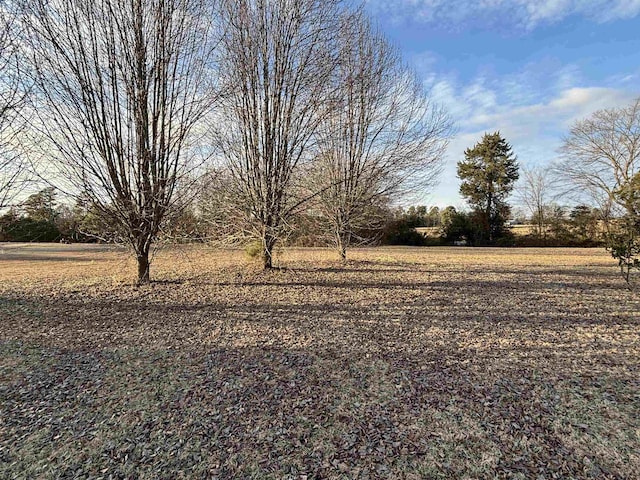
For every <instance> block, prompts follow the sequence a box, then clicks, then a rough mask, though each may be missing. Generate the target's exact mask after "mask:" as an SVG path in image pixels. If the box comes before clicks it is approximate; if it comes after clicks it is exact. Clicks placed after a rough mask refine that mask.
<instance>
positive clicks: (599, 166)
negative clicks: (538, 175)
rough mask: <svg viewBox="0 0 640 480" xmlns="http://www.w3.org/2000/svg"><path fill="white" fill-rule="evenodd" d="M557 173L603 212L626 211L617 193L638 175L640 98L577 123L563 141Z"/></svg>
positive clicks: (639, 165) (639, 160) (639, 157)
mask: <svg viewBox="0 0 640 480" xmlns="http://www.w3.org/2000/svg"><path fill="white" fill-rule="evenodd" d="M560 152H561V154H562V160H561V162H560V163H559V164H558V165H556V168H555V170H556V172H557V174H558V176H559V177H560V178H563V179H565V180H566V181H568V183H570V185H572V186H573V187H574V188H575V187H578V188H579V189H580V191H581V192H584V193H585V194H588V195H589V196H591V198H592V199H593V200H594V201H596V202H597V204H598V205H599V206H600V209H601V210H602V211H605V212H606V211H611V210H613V212H612V213H614V214H615V213H616V210H617V213H620V212H624V211H625V205H624V202H623V201H621V199H620V195H619V192H620V191H621V190H623V189H624V188H625V187H626V186H627V185H629V184H630V182H631V180H632V179H633V177H634V175H635V174H636V173H637V172H638V171H640V98H638V99H637V100H635V101H634V102H633V103H632V104H631V105H629V106H628V107H626V108H620V109H609V110H600V111H597V112H595V113H594V114H592V115H591V116H590V117H589V118H587V119H585V120H580V121H578V122H576V123H575V124H574V125H573V126H572V127H571V130H570V132H569V134H568V135H567V137H566V138H565V139H564V142H563V145H562V147H561V150H560Z"/></svg>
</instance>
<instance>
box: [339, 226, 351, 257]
mask: <svg viewBox="0 0 640 480" xmlns="http://www.w3.org/2000/svg"><path fill="white" fill-rule="evenodd" d="M336 240H337V245H338V253H339V254H340V259H341V260H342V261H343V262H346V261H347V247H348V246H349V244H350V243H351V234H350V233H349V232H348V231H346V232H345V231H342V232H338V233H337V235H336Z"/></svg>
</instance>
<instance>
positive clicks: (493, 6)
mask: <svg viewBox="0 0 640 480" xmlns="http://www.w3.org/2000/svg"><path fill="white" fill-rule="evenodd" d="M365 4H366V8H367V10H368V11H369V13H370V14H371V15H372V17H373V18H374V20H375V21H376V23H377V24H378V25H379V26H380V28H381V29H382V30H383V31H384V32H385V33H386V35H387V36H388V38H389V39H390V40H391V41H392V42H393V43H394V44H395V45H396V46H397V47H398V48H399V49H400V50H401V51H402V52H403V55H404V58H405V60H406V61H407V63H409V64H410V65H412V66H413V68H414V69H415V70H416V71H417V73H418V74H419V75H420V77H421V78H422V79H423V81H424V83H425V86H426V87H427V88H429V89H430V91H431V95H432V97H433V98H434V99H435V100H436V101H438V102H439V103H441V104H442V105H444V106H445V108H446V109H447V110H448V111H449V113H450V115H451V116H452V118H453V119H454V121H455V123H456V127H457V134H456V136H455V137H454V138H453V139H452V140H451V144H450V147H449V150H448V153H447V158H446V165H445V167H444V171H443V173H442V176H441V179H440V184H439V185H438V186H437V187H436V188H435V189H434V191H433V192H432V193H431V194H430V195H426V196H423V197H422V198H421V199H419V200H420V202H421V203H427V204H430V205H431V204H436V205H440V206H445V205H449V204H451V205H455V206H457V207H462V206H464V201H463V200H462V199H461V198H460V196H459V195H458V187H459V183H458V180H457V178H456V173H455V172H456V162H457V161H458V160H460V159H462V158H463V156H464V155H463V152H464V149H465V148H467V147H471V146H473V145H474V144H475V143H476V142H477V141H478V140H479V139H480V138H481V137H482V134H483V133H484V132H493V131H496V130H500V132H501V133H502V134H503V135H504V136H505V137H506V139H507V140H508V141H509V142H510V143H511V144H512V145H513V148H514V151H515V153H516V154H517V155H518V159H519V161H520V163H521V164H522V165H528V166H533V165H544V164H547V163H548V162H551V161H553V160H554V158H555V157H556V156H557V153H556V152H557V149H558V147H559V145H560V143H561V140H562V136H563V135H564V134H565V133H566V132H567V130H568V128H569V126H570V125H571V124H572V123H573V122H574V121H575V120H577V119H580V118H584V117H586V116H588V115H589V114H590V113H591V112H593V111H595V110H598V109H601V108H611V107H620V106H623V105H626V104H628V103H630V102H631V100H633V99H634V98H636V97H637V96H640V0H626V1H625V0H391V1H384V0H367V1H366V3H365Z"/></svg>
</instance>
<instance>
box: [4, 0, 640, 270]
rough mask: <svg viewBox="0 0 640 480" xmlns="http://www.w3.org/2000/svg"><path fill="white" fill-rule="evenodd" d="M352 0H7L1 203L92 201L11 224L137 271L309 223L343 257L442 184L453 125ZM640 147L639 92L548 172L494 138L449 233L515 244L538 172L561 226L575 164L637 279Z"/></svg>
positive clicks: (544, 206) (272, 240)
mask: <svg viewBox="0 0 640 480" xmlns="http://www.w3.org/2000/svg"><path fill="white" fill-rule="evenodd" d="M350 5H351V3H350V2H346V1H342V0H215V1H214V0H97V1H93V2H79V1H77V0H54V1H51V0H6V1H4V2H2V5H1V6H0V209H2V210H3V211H4V210H6V209H7V208H8V207H11V206H12V205H15V203H16V194H17V193H18V192H21V191H24V185H25V182H27V181H29V180H30V179H32V178H36V179H39V180H40V181H45V182H46V184H48V185H50V186H53V185H55V186H56V187H57V189H58V191H60V192H61V193H62V194H63V195H64V196H65V197H67V198H71V199H74V202H75V203H72V204H74V207H69V208H68V209H69V211H74V209H76V210H78V211H77V212H76V213H74V214H73V215H62V214H60V213H59V212H58V214H57V216H56V215H54V216H52V217H49V218H46V219H45V218H43V217H38V216H37V215H36V214H35V212H29V211H27V210H25V209H23V210H22V211H19V210H15V209H14V210H10V213H9V214H8V216H5V218H4V219H3V221H4V222H5V224H6V225H10V224H11V225H13V226H14V227H15V226H16V225H18V224H19V223H20V222H23V224H24V222H36V223H37V222H46V223H48V224H49V225H53V226H55V228H57V230H58V232H59V233H60V235H67V236H71V237H74V236H75V237H74V238H76V237H77V238H80V237H81V236H82V235H84V236H87V238H88V236H89V235H91V234H92V232H93V234H95V235H98V236H99V235H102V236H103V237H104V238H108V239H114V238H118V239H121V240H123V241H126V242H128V244H129V245H130V246H131V248H132V250H133V251H134V252H135V255H136V257H137V263H138V280H139V282H140V283H144V282H148V281H149V279H150V275H149V271H150V264H149V260H150V251H151V248H152V246H153V244H154V242H156V241H157V240H158V238H160V236H162V235H167V236H171V235H174V234H176V235H177V234H185V235H187V236H195V237H197V238H200V239H212V238H215V239H224V240H225V241H230V240H229V239H231V241H235V242H244V243H246V242H249V241H258V242H259V244H260V251H261V257H262V261H263V264H264V267H265V268H271V267H272V265H273V251H274V247H275V245H276V243H277V242H279V241H282V240H283V239H284V238H292V237H296V236H297V238H298V239H300V241H303V237H304V234H303V232H305V231H306V232H311V231H315V232H320V233H319V234H317V235H320V236H321V237H322V238H323V239H324V241H326V242H328V243H331V244H333V245H334V246H335V248H336V250H337V251H338V252H339V254H340V256H341V257H342V258H346V256H347V249H348V248H349V247H350V246H351V245H353V244H354V243H363V242H367V241H370V239H371V238H379V233H380V232H381V231H383V229H384V227H385V226H386V227H387V232H388V231H389V224H390V223H391V224H393V222H396V227H397V226H398V225H397V221H398V220H399V219H398V218H395V219H393V221H392V222H389V218H390V216H391V217H393V214H392V213H390V212H392V210H391V209H390V205H391V204H392V203H393V200H394V199H395V198H398V195H400V194H402V193H403V192H404V191H407V190H416V189H418V188H421V189H424V188H426V187H428V186H429V185H431V184H432V183H433V181H434V180H435V178H436V176H437V175H438V173H439V170H440V165H441V162H442V158H443V153H444V149H445V147H446V145H447V139H448V137H449V135H450V132H451V123H450V121H449V119H448V117H447V115H446V114H445V112H443V110H442V109H440V108H439V107H438V106H437V105H434V104H433V103H432V101H431V100H430V98H429V96H428V94H427V93H426V92H425V91H424V89H423V87H422V85H421V82H420V81H419V80H418V79H417V78H416V76H415V75H414V74H413V73H412V72H411V71H410V70H409V69H408V68H407V67H406V66H405V65H404V63H403V62H402V59H401V58H400V56H399V54H398V52H397V50H396V49H395V48H393V47H392V46H391V45H390V44H389V42H388V41H387V40H386V39H385V38H384V37H383V36H382V35H381V34H380V33H379V32H378V31H377V30H376V29H375V28H374V27H373V26H372V25H371V23H370V21H369V19H368V18H367V17H366V16H365V15H364V14H363V13H362V11H361V10H359V9H353V8H351V6H350ZM639 152H640V99H639V100H638V101H636V102H635V103H634V104H633V105H631V106H629V107H628V108H623V109H612V110H603V111H600V112H596V113H595V114H593V115H592V116H591V117H589V118H587V119H585V120H583V121H579V122H576V124H575V125H574V126H573V127H572V129H571V131H570V132H569V134H568V135H567V137H566V139H565V141H564V145H563V148H562V152H561V153H562V159H561V161H560V162H559V163H557V164H556V165H555V166H554V168H553V169H551V170H549V171H541V170H526V169H520V168H519V166H518V162H517V159H516V157H515V155H514V153H513V151H512V149H511V146H510V145H509V144H508V143H507V142H506V140H505V139H504V138H502V136H501V135H500V134H499V133H498V132H496V133H493V134H486V135H484V137H483V138H482V139H481V141H480V142H479V143H478V144H476V145H475V146H474V147H472V148H469V149H467V150H466V151H465V153H464V157H465V158H464V160H462V161H461V162H459V163H458V176H459V178H460V179H461V181H462V184H461V188H460V192H461V194H462V195H463V196H464V197H465V198H466V199H467V201H468V203H469V206H470V208H471V211H470V212H468V213H464V214H462V213H458V212H455V211H450V210H449V211H448V212H447V214H446V215H445V212H442V213H441V214H440V219H439V221H440V223H441V224H446V232H448V233H446V236H448V238H454V237H455V236H460V235H461V234H460V232H464V236H465V237H467V239H468V240H469V241H471V242H472V243H474V244H478V245H479V244H499V243H500V242H501V241H503V238H504V236H505V232H506V229H505V228H504V227H505V222H506V220H507V219H508V218H509V216H510V215H511V208H510V205H509V204H508V202H507V198H508V197H509V195H510V194H511V193H512V192H513V190H514V188H515V185H516V182H517V180H518V179H519V178H521V185H523V187H522V192H521V197H522V200H523V203H524V204H525V205H526V206H527V208H528V209H529V210H530V213H531V216H532V217H533V219H534V222H535V223H536V232H537V234H538V235H541V236H545V235H548V234H549V232H550V230H549V228H550V226H554V225H556V226H557V225H560V224H561V222H558V221H557V219H558V218H560V217H561V216H562V215H561V212H559V211H558V209H557V208H555V209H554V207H553V205H554V203H555V197H554V196H555V195H556V193H555V192H556V189H557V185H556V183H558V179H559V180H560V183H562V185H563V186H564V187H566V188H565V189H568V190H571V191H572V192H574V193H577V194H578V196H579V203H586V204H589V205H593V206H595V207H597V212H598V215H599V218H600V220H601V221H602V222H604V223H605V225H606V229H607V231H608V232H609V234H608V238H609V247H610V248H611V250H612V252H613V253H614V256H616V258H618V259H619V261H620V265H621V268H623V271H626V272H627V275H628V272H629V269H630V268H633V267H634V266H637V265H638V260H637V252H638V250H639V249H640V247H639V244H638V238H640V233H639V232H638V229H639V224H640V221H639V220H638V217H639V211H640V194H639V193H638V192H639V190H640V177H639V173H638V156H639V155H640V153H639ZM27 167H28V168H27ZM550 178H551V179H553V181H550V180H549V179H550ZM554 182H555V183H554ZM51 192H53V191H51ZM40 193H41V194H42V192H40ZM585 198H586V199H588V201H585ZM78 212H80V213H78ZM592 213H593V212H592ZM76 214H77V215H76ZM432 214H433V215H432ZM411 215H413V216H415V217H416V218H418V217H422V218H424V219H425V220H426V219H427V218H430V219H431V220H429V222H431V223H435V222H436V220H435V219H436V216H437V215H435V212H432V211H429V212H423V211H421V212H417V211H416V212H414V213H412V214H411ZM85 217H87V218H96V219H98V221H97V222H93V223H92V225H93V226H91V225H87V224H84V223H82V222H81V221H78V218H85ZM63 218H66V219H67V220H68V221H66V223H67V224H69V222H70V223H72V224H73V225H75V227H73V228H69V227H68V225H67V226H66V227H63V225H62V223H64V222H62V220H61V219H63ZM69 219H71V220H69ZM554 219H555V220H554ZM400 220H402V221H404V220H403V219H400ZM411 221H413V220H411ZM411 221H410V222H409V223H411ZM90 223H91V222H90ZM405 223H406V222H405ZM105 226H108V227H105ZM14 227H11V228H13V230H12V231H13V232H14V234H15V232H16V231H19V230H20V229H18V230H16V229H15V228H14ZM32 227H33V225H32ZM89 227H91V228H89ZM614 227H615V228H614ZM7 228H8V227H7ZM34 228H35V227H34ZM553 228H555V227H553ZM65 229H66V230H65ZM23 230H24V229H23ZM27 230H28V229H27ZM5 231H6V228H5ZM391 231H392V234H390V235H389V237H393V228H391ZM69 232H72V233H69ZM73 232H75V233H73ZM82 232H85V233H82ZM96 232H99V233H96ZM456 232H458V233H456ZM396 233H398V232H396ZM400 233H402V232H400ZM14 234H12V235H14ZM52 234H53V233H51V235H52ZM385 235H386V234H385ZM39 238H43V237H39ZM396 238H397V235H396ZM414 238H415V236H414ZM625 269H626V270H625Z"/></svg>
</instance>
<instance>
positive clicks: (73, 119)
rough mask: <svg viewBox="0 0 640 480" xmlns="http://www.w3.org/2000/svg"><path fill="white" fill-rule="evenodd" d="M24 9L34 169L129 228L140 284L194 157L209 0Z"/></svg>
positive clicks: (206, 67)
mask: <svg viewBox="0 0 640 480" xmlns="http://www.w3.org/2000/svg"><path fill="white" fill-rule="evenodd" d="M23 13H24V16H23V18H24V21H25V23H26V25H27V26H28V30H29V33H30V35H29V44H30V45H29V46H30V49H31V52H32V55H31V60H32V67H33V70H34V72H35V82H36V83H35V87H36V94H37V95H36V96H35V97H34V104H33V119H32V122H31V125H30V127H31V128H30V131H31V132H32V135H33V138H32V139H31V142H32V143H34V144H38V145H40V146H41V149H40V153H41V156H42V159H43V160H44V161H43V162H41V163H40V165H39V166H40V168H41V169H43V171H44V172H46V173H44V174H43V176H45V177H46V179H47V180H48V181H50V182H51V183H54V184H56V185H57V186H58V187H59V188H61V189H62V190H63V191H66V192H67V193H72V194H74V195H82V196H83V197H84V198H88V199H90V201H91V202H92V203H93V204H94V205H95V206H96V207H97V209H98V211H99V212H100V213H101V214H102V215H103V216H104V217H105V218H107V219H109V221H111V222H115V223H116V224H118V225H120V226H121V227H122V230H123V231H126V232H127V236H128V241H129V243H130V245H131V247H132V248H133V250H134V251H135V254H136V256H137V259H138V281H139V282H141V283H144V282H148V281H149V252H150V249H151V246H152V244H153V242H154V240H155V238H156V235H157V234H158V231H159V229H160V228H161V226H162V224H163V222H165V221H166V220H167V218H168V217H170V216H171V215H172V213H173V212H174V211H175V210H176V209H178V207H179V206H180V205H181V204H183V203H184V195H183V194H185V193H189V191H188V189H180V187H181V186H182V184H183V183H185V182H189V178H191V177H192V176H193V175H192V174H193V171H194V169H195V168H196V167H197V165H198V164H199V163H200V162H201V157H199V153H200V151H199V150H198V148H197V142H198V140H199V139H198V137H199V136H200V135H201V129H200V128H199V124H200V122H201V120H202V119H203V117H204V116H205V115H207V114H208V113H209V112H210V111H211V108H212V105H213V95H212V94H213V92H214V89H213V88H212V85H211V79H213V78H215V76H214V75H213V73H212V71H211V67H212V65H211V60H212V58H213V55H212V54H213V48H214V44H213V41H212V33H213V32H212V27H213V25H214V11H213V8H212V6H211V5H210V2H209V0H95V1H91V2H85V1H82V0H33V1H28V2H27V1H25V2H24V4H23ZM46 167H48V168H46Z"/></svg>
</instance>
